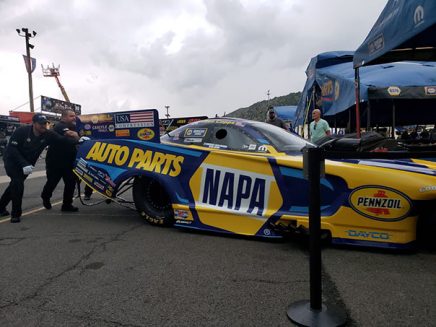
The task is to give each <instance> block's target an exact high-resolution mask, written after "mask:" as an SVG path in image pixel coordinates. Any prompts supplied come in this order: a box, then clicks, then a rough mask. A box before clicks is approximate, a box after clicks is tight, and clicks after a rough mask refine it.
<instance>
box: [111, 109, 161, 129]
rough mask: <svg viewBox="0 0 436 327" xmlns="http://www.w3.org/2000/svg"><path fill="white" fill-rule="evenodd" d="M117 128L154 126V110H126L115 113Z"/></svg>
mask: <svg viewBox="0 0 436 327" xmlns="http://www.w3.org/2000/svg"><path fill="white" fill-rule="evenodd" d="M114 119H115V127H116V128H141V127H154V112H153V111H138V112H126V113H119V114H115V115H114Z"/></svg>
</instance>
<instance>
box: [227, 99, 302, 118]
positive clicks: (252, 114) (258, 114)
mask: <svg viewBox="0 0 436 327" xmlns="http://www.w3.org/2000/svg"><path fill="white" fill-rule="evenodd" d="M300 97H301V92H291V93H289V94H287V95H282V96H278V97H275V98H272V99H270V100H263V101H259V102H256V103H254V104H252V105H251V106H249V107H245V108H239V109H236V110H235V111H232V112H231V113H228V114H226V117H235V118H244V119H249V120H256V121H264V120H265V118H266V112H267V110H268V107H269V106H274V107H276V106H296V105H297V104H298V101H299V100H300Z"/></svg>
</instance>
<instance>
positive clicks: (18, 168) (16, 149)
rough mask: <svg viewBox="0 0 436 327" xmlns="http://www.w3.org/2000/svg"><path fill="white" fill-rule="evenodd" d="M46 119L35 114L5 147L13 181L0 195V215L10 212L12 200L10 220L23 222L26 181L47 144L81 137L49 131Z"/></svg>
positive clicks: (7, 165) (5, 159) (68, 141)
mask: <svg viewBox="0 0 436 327" xmlns="http://www.w3.org/2000/svg"><path fill="white" fill-rule="evenodd" d="M47 122H48V121H47V117H46V116H45V115H43V114H40V113H37V114H35V115H34V116H33V118H32V125H27V126H22V127H19V128H17V129H16V130H15V132H14V133H13V134H12V136H11V138H10V140H9V143H8V145H7V147H6V150H5V154H4V156H3V160H4V163H5V170H6V174H7V175H8V176H9V177H10V178H11V182H10V183H9V186H8V187H7V188H6V190H5V191H4V192H3V195H2V196H1V198H0V215H1V216H8V215H9V212H8V211H7V210H6V206H7V205H8V204H9V202H10V201H11V200H12V211H11V223H19V222H20V217H21V213H22V212H21V203H22V200H23V193H24V180H25V179H26V178H27V176H29V175H30V174H31V173H32V171H33V169H34V165H35V163H36V161H37V160H38V158H39V155H40V154H41V152H42V151H43V150H44V149H45V147H46V146H47V145H52V144H58V143H59V144H63V145H65V146H66V145H71V144H75V143H77V140H78V138H79V136H78V134H77V133H76V132H73V131H67V132H65V134H64V136H60V135H59V134H57V133H55V132H53V131H50V130H47Z"/></svg>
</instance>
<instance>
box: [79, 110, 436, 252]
mask: <svg viewBox="0 0 436 327" xmlns="http://www.w3.org/2000/svg"><path fill="white" fill-rule="evenodd" d="M307 146H313V145H312V144H311V143H309V142H307V141H306V140H304V139H302V138H300V137H299V136H297V135H294V134H291V133H289V132H287V131H285V130H283V129H281V128H278V127H275V126H273V125H270V124H266V123H262V122H254V121H248V120H242V119H236V118H235V119H233V118H215V119H207V120H202V121H198V122H194V123H191V124H187V125H184V126H182V127H180V128H178V129H176V130H174V131H171V132H170V133H168V134H166V135H164V136H162V137H161V138H160V140H159V139H157V140H155V141H147V140H132V139H120V140H118V139H116V140H115V139H107V140H105V139H101V140H90V141H86V142H84V144H82V145H81V146H80V148H79V151H78V156H77V159H76V167H75V173H76V174H77V175H78V176H79V177H80V178H81V179H82V180H83V181H84V182H85V183H86V184H88V185H89V186H91V187H92V188H93V189H94V190H96V191H98V192H99V193H101V194H103V195H104V196H106V197H107V198H110V199H112V200H113V201H117V198H118V196H119V195H120V194H121V193H123V192H125V190H126V188H131V189H132V194H133V202H134V206H135V208H136V210H137V211H138V212H139V213H140V215H141V216H143V217H144V218H145V219H146V220H147V221H149V222H150V223H151V224H155V225H164V226H173V225H174V226H177V227H181V228H191V229H195V230H204V231H212V232H219V233H230V234H240V235H248V236H254V237H263V238H280V237H283V236H284V235H287V234H291V235H292V234H299V233H300V234H301V233H303V234H304V233H307V232H308V224H309V223H308V205H309V195H308V194H309V192H308V181H307V180H306V179H305V178H304V174H303V156H302V149H303V148H305V147H307ZM321 216H322V217H321V228H322V231H323V233H324V235H326V236H328V237H329V238H331V241H332V242H333V243H336V244H350V245H360V246H374V247H383V248H407V247H411V246H413V245H414V243H415V241H416V240H417V238H418V239H423V240H425V241H426V242H434V241H432V239H433V235H434V232H436V228H435V226H436V163H435V162H434V159H433V161H426V160H410V159H407V160H335V161H333V160H326V163H325V177H323V178H322V179H321Z"/></svg>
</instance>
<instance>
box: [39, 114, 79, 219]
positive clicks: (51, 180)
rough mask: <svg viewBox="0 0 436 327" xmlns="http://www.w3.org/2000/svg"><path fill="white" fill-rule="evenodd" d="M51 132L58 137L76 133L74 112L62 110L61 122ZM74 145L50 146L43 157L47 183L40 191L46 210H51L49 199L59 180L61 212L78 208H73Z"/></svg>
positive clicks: (77, 209)
mask: <svg viewBox="0 0 436 327" xmlns="http://www.w3.org/2000/svg"><path fill="white" fill-rule="evenodd" d="M53 130H54V131H55V132H56V133H58V134H59V135H64V134H65V133H66V132H69V131H74V132H75V131H76V113H75V112H74V110H70V109H67V110H64V111H63V112H62V115H61V120H60V121H59V122H58V123H56V125H55V126H54V128H53ZM76 154H77V150H76V145H75V144H70V145H68V146H66V145H65V144H60V143H55V144H51V145H50V146H49V147H48V150H47V156H46V157H45V163H46V171H47V182H46V183H45V185H44V188H43V189H42V193H41V198H42V204H43V205H44V207H45V208H46V209H51V202H50V199H51V197H52V195H53V191H54V190H55V188H56V186H57V185H58V183H59V181H60V180H61V178H62V179H63V181H64V185H65V186H64V195H63V202H62V207H61V210H62V211H68V212H77V211H79V208H77V207H75V206H73V196H74V188H75V186H76V177H75V175H74V173H73V166H74V161H75V160H76Z"/></svg>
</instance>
